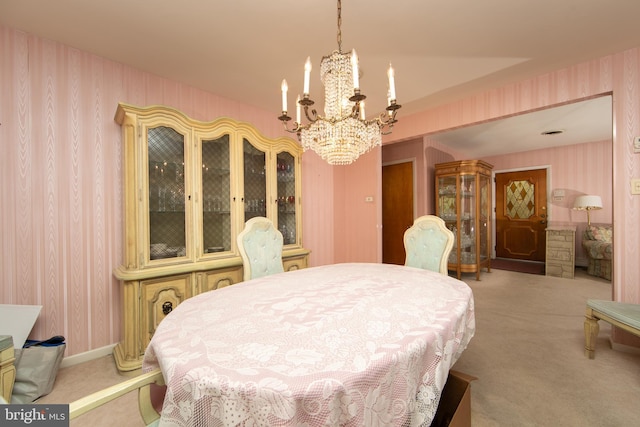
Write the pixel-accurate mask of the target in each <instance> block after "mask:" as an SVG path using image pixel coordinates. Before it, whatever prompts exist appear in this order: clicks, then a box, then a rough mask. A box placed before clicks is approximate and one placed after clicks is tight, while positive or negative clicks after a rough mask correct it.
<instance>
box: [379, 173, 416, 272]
mask: <svg viewBox="0 0 640 427" xmlns="http://www.w3.org/2000/svg"><path fill="white" fill-rule="evenodd" d="M412 224H413V163H412V162H403V163H396V164H393V165H388V166H383V167H382V262H384V263H386V264H398V265H403V264H404V261H405V256H406V255H405V251H404V242H403V237H404V232H405V230H406V229H407V228H409V227H411V225H412Z"/></svg>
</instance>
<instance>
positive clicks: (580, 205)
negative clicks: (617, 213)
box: [573, 195, 602, 225]
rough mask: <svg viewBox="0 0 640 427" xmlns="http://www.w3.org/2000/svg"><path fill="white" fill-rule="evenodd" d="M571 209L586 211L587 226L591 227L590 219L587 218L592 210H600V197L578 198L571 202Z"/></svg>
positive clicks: (587, 196)
mask: <svg viewBox="0 0 640 427" xmlns="http://www.w3.org/2000/svg"><path fill="white" fill-rule="evenodd" d="M573 209H575V210H577V211H587V225H591V217H590V216H589V211H592V210H594V209H602V199H601V198H600V196H591V195H584V196H578V197H576V200H575V201H574V202H573Z"/></svg>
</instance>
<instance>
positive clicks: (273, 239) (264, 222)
mask: <svg viewBox="0 0 640 427" xmlns="http://www.w3.org/2000/svg"><path fill="white" fill-rule="evenodd" d="M237 240H238V249H239V251H240V256H241V257H242V267H243V270H244V280H245V281H246V280H251V279H255V278H257V277H263V276H268V275H270V274H274V273H282V272H284V267H283V265H282V245H283V238H282V233H280V231H278V230H277V229H276V228H275V227H274V226H273V222H271V220H270V219H268V218H265V217H261V216H258V217H254V218H251V219H250V220H249V221H247V222H246V223H245V225H244V229H243V230H242V231H241V232H240V234H238V238H237Z"/></svg>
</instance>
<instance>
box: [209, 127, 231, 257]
mask: <svg viewBox="0 0 640 427" xmlns="http://www.w3.org/2000/svg"><path fill="white" fill-rule="evenodd" d="M229 165H230V160H229V135H223V136H221V137H220V138H218V139H211V140H203V141H202V200H203V202H202V233H203V235H202V242H203V250H204V252H205V253H216V252H225V251H230V250H231V212H230V207H229V203H230V199H231V178H230V173H229V171H230V169H229Z"/></svg>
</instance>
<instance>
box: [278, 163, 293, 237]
mask: <svg viewBox="0 0 640 427" xmlns="http://www.w3.org/2000/svg"><path fill="white" fill-rule="evenodd" d="M276 158H277V161H276V168H277V170H276V174H277V183H278V190H277V198H278V230H280V232H281V233H282V238H283V240H284V244H285V245H289V244H294V243H296V196H295V195H296V178H295V177H296V174H295V166H296V165H295V159H294V157H293V156H292V155H291V154H290V153H287V152H282V153H278V155H277V157H276Z"/></svg>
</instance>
